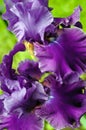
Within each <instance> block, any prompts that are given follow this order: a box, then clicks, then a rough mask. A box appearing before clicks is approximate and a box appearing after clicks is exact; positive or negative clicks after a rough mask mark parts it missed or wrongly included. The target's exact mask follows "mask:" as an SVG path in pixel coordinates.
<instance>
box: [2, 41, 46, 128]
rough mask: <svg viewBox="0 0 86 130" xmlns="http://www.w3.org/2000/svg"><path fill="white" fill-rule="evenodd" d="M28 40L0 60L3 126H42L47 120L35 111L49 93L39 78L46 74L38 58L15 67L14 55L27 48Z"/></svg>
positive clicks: (17, 45)
mask: <svg viewBox="0 0 86 130" xmlns="http://www.w3.org/2000/svg"><path fill="white" fill-rule="evenodd" d="M24 50H25V47H24V44H21V43H18V44H16V46H15V47H14V49H13V50H12V51H11V52H10V53H9V54H8V55H5V56H4V58H3V61H2V63H1V64H0V88H1V90H2V92H3V93H2V95H0V129H4V128H7V129H9V130H41V129H42V128H43V121H42V120H41V118H40V117H39V116H38V115H37V114H36V113H35V110H36V109H37V107H39V106H40V105H42V104H43V103H44V102H45V101H46V100H48V96H47V94H46V93H45V91H44V88H43V85H42V84H40V83H39V82H38V79H39V78H40V76H41V75H42V73H41V72H40V70H39V68H38V64H37V62H34V61H29V60H25V61H23V62H21V63H20V64H19V67H18V70H17V72H16V70H14V69H12V64H13V56H14V55H15V54H16V53H17V52H19V51H24Z"/></svg>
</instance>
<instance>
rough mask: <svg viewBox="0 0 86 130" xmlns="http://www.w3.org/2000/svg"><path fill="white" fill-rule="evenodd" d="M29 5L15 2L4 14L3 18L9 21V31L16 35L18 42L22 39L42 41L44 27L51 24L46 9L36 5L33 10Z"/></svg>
mask: <svg viewBox="0 0 86 130" xmlns="http://www.w3.org/2000/svg"><path fill="white" fill-rule="evenodd" d="M30 4H31V3H30V2H27V3H23V2H17V3H16V4H15V5H14V6H13V7H12V8H11V9H7V12H6V14H4V18H5V19H7V20H8V21H9V30H10V31H12V32H13V33H14V34H16V36H17V37H18V40H19V41H20V40H22V39H26V40H30V39H32V40H38V41H39V40H43V39H44V31H45V29H46V27H48V26H49V25H50V24H51V23H52V22H53V17H52V15H51V13H50V12H49V10H48V9H47V7H45V6H42V5H40V6H38V5H37V6H35V7H36V8H33V7H32V6H31V7H30ZM33 4H34V2H33ZM31 5H32V4H31ZM33 6H34V5H33ZM44 23H46V24H44Z"/></svg>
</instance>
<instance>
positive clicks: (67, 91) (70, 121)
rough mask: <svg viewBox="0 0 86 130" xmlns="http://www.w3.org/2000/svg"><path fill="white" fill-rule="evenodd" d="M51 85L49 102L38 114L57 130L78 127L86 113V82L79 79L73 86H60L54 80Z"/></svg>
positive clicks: (50, 81)
mask: <svg viewBox="0 0 86 130" xmlns="http://www.w3.org/2000/svg"><path fill="white" fill-rule="evenodd" d="M66 82H67V81H66ZM49 83H50V84H51V88H50V89H51V93H50V96H49V100H48V101H46V102H45V104H44V105H43V106H42V107H41V108H39V109H38V110H37V114H38V115H40V116H41V117H42V118H43V119H46V120H47V121H48V122H49V123H50V124H51V125H52V126H53V127H54V128H55V129H62V128H64V127H68V126H69V127H78V126H79V125H80V122H79V120H80V117H81V116H82V115H83V114H84V113H85V112H86V94H85V86H86V82H83V81H81V80H80V79H78V81H74V82H73V83H71V84H69V83H68V84H64V83H63V84H60V83H59V82H58V81H56V79H54V78H53V79H50V80H49ZM82 90H84V93H83V91H82Z"/></svg>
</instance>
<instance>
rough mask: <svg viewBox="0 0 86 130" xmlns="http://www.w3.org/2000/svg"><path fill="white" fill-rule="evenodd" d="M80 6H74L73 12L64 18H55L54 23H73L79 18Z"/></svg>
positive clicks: (67, 24)
mask: <svg viewBox="0 0 86 130" xmlns="http://www.w3.org/2000/svg"><path fill="white" fill-rule="evenodd" d="M81 10H82V9H81V7H80V6H78V7H77V8H75V10H74V13H73V14H72V15H71V16H69V17H66V18H55V23H57V24H63V25H65V26H69V25H75V24H76V23H77V22H78V21H79V20H80V12H81Z"/></svg>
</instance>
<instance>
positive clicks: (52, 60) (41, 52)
mask: <svg viewBox="0 0 86 130" xmlns="http://www.w3.org/2000/svg"><path fill="white" fill-rule="evenodd" d="M34 48H35V55H36V56H37V58H38V61H39V68H40V69H41V71H42V72H45V71H52V72H55V73H56V74H57V76H58V77H59V76H60V77H64V76H65V75H68V74H70V73H71V72H72V71H75V72H77V73H79V74H82V73H83V72H85V71H86V35H85V34H84V33H83V32H82V31H81V30H80V29H78V28H73V29H65V30H64V31H63V33H62V34H61V35H60V36H59V37H58V38H57V41H54V42H53V43H51V44H49V45H47V46H44V45H39V44H37V43H35V44H34Z"/></svg>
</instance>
